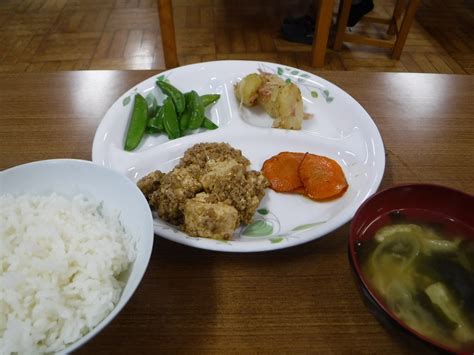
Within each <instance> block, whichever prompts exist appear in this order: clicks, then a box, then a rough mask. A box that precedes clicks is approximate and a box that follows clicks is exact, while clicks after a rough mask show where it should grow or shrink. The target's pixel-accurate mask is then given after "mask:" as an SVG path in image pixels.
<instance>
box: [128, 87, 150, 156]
mask: <svg viewBox="0 0 474 355" xmlns="http://www.w3.org/2000/svg"><path fill="white" fill-rule="evenodd" d="M147 118H148V105H147V102H146V100H145V99H144V98H143V96H142V95H140V94H136V95H135V102H134V104H133V111H132V117H131V119H130V123H129V125H128V130H127V136H126V138H125V144H124V149H125V150H126V151H132V150H134V149H135V148H136V147H138V145H139V144H140V141H141V140H142V138H143V135H144V134H145V128H146V123H147Z"/></svg>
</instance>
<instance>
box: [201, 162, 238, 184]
mask: <svg viewBox="0 0 474 355" xmlns="http://www.w3.org/2000/svg"><path fill="white" fill-rule="evenodd" d="M206 170H207V173H205V174H203V175H202V176H201V177H200V179H199V182H200V183H201V184H202V186H203V188H204V190H206V191H210V190H212V186H213V185H214V184H215V182H216V181H218V180H219V179H223V178H225V177H226V176H230V175H237V174H240V175H241V176H242V175H243V173H244V172H245V170H246V169H245V166H243V165H242V164H239V163H238V162H237V161H235V160H234V159H229V160H225V161H215V160H210V161H209V162H208V163H207V165H206Z"/></svg>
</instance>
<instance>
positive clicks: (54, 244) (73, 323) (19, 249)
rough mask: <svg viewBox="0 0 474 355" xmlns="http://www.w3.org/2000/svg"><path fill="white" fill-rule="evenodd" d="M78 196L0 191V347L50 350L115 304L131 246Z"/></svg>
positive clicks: (112, 220) (109, 218) (115, 224)
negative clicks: (21, 193) (67, 196)
mask: <svg viewBox="0 0 474 355" xmlns="http://www.w3.org/2000/svg"><path fill="white" fill-rule="evenodd" d="M118 217H119V216H118V215H117V214H115V215H111V214H109V213H106V212H104V211H102V206H101V204H99V203H97V202H95V201H90V200H88V199H86V198H85V197H84V196H81V195H78V196H75V197H74V198H72V199H69V198H65V197H62V196H58V195H56V194H52V195H50V196H43V197H41V196H32V195H22V196H18V197H14V196H11V195H2V196H0V354H10V353H19V354H32V353H42V352H56V351H59V350H61V349H64V348H65V347H66V345H67V344H70V343H72V342H74V341H76V340H78V339H79V338H81V337H82V336H84V335H85V334H86V333H88V332H89V331H90V330H91V329H92V328H94V327H95V326H96V325H97V324H98V323H99V322H100V321H101V320H102V319H104V318H105V317H106V316H107V315H108V314H109V313H110V312H111V311H112V309H113V308H114V307H115V305H116V304H117V302H118V300H119V298H120V294H121V292H122V288H123V286H124V283H123V282H121V281H119V280H118V277H119V275H120V274H121V273H123V272H124V271H126V270H127V269H128V268H129V266H130V263H131V262H132V261H133V260H134V259H135V254H136V252H135V245H134V243H133V242H132V238H131V236H130V235H128V234H127V233H126V232H125V231H124V229H123V227H122V225H121V224H120V221H119V218H118Z"/></svg>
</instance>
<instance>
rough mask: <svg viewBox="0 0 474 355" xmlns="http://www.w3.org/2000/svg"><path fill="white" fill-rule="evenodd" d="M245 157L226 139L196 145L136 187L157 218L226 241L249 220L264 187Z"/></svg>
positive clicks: (183, 228) (259, 175) (146, 177)
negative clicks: (165, 170) (170, 167)
mask: <svg viewBox="0 0 474 355" xmlns="http://www.w3.org/2000/svg"><path fill="white" fill-rule="evenodd" d="M249 165H250V161H249V160H248V159H247V158H245V157H244V156H243V155H242V152H241V151H240V150H238V149H234V148H232V147H231V146H230V145H229V144H227V143H200V144H196V145H194V146H193V147H192V148H190V149H188V150H187V151H186V152H185V154H184V157H183V158H182V159H181V162H180V163H179V164H178V165H177V166H176V167H175V168H174V169H173V170H172V171H171V172H169V173H167V174H163V173H161V172H159V171H156V172H153V173H151V174H149V175H147V176H145V177H144V178H143V179H141V180H140V181H139V183H138V184H139V187H140V189H141V190H142V191H143V193H144V194H145V195H146V196H147V194H148V196H147V198H148V199H149V203H150V205H151V206H152V208H153V209H154V210H155V211H156V212H157V213H158V215H159V216H160V218H161V219H162V220H164V221H166V222H169V223H171V224H174V225H176V226H178V227H179V228H181V229H182V230H184V231H185V232H187V233H188V234H190V235H193V236H197V237H206V238H213V239H230V238H231V237H232V235H233V233H234V230H235V229H236V228H237V227H238V226H239V225H240V224H241V223H245V224H248V223H250V222H251V220H252V216H253V215H254V213H255V210H256V209H257V207H258V205H259V203H260V201H261V199H262V198H263V196H264V189H265V188H266V187H267V186H268V185H269V183H268V180H267V179H266V178H265V176H264V175H263V174H262V173H261V172H258V171H247V168H248V166H249Z"/></svg>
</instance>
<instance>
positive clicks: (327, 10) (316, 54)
mask: <svg viewBox="0 0 474 355" xmlns="http://www.w3.org/2000/svg"><path fill="white" fill-rule="evenodd" d="M333 5H334V0H319V1H318V6H317V9H318V13H317V16H316V26H315V29H314V37H313V55H312V65H313V66H314V67H322V66H324V57H325V56H326V46H327V44H328V37H329V28H330V27H331V20H332V9H333Z"/></svg>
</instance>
